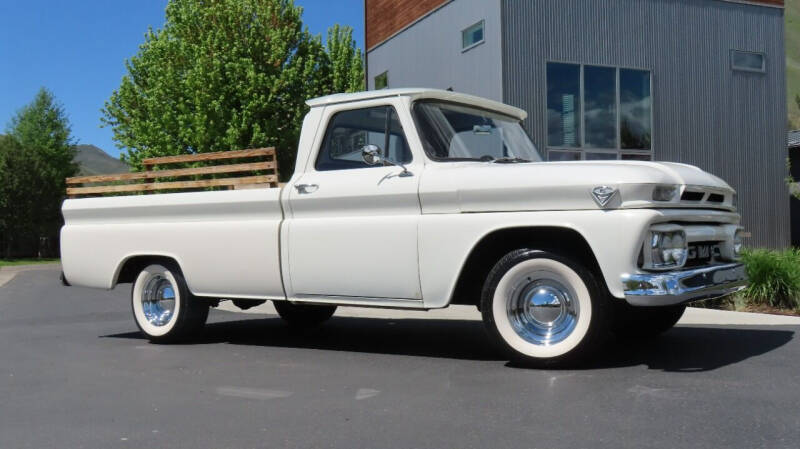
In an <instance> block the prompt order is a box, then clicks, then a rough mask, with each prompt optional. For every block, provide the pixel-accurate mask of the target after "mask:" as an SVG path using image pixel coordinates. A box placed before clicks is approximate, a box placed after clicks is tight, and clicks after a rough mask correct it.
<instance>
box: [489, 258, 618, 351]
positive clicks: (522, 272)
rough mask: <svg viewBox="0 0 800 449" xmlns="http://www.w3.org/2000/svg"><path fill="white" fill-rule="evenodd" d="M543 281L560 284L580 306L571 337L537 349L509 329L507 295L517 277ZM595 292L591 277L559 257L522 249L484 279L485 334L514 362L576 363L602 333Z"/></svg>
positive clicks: (597, 299)
mask: <svg viewBox="0 0 800 449" xmlns="http://www.w3.org/2000/svg"><path fill="white" fill-rule="evenodd" d="M528 276H531V278H532V279H534V280H535V279H541V278H543V277H544V276H547V277H549V278H550V279H553V280H557V281H559V282H560V283H562V284H563V285H564V286H565V287H566V288H567V289H568V290H569V293H570V294H571V295H572V297H573V298H574V300H575V301H576V303H577V306H578V321H577V323H576V325H575V328H574V329H573V331H572V333H571V334H570V335H569V336H568V337H567V338H565V339H564V340H562V341H560V342H558V343H555V344H553V345H550V346H545V345H537V344H535V343H532V342H529V341H527V340H525V339H524V338H523V337H521V336H520V335H519V334H517V332H516V331H515V330H514V328H513V327H512V326H511V322H510V319H509V317H508V313H507V307H508V302H509V301H510V300H511V296H510V295H509V292H510V291H511V289H512V288H513V286H514V284H515V282H517V281H518V280H519V279H520V278H521V277H528ZM601 301H602V298H600V294H599V289H598V288H597V284H596V282H595V280H594V278H593V276H592V275H591V273H590V272H589V271H588V270H586V269H585V268H583V267H582V266H580V265H578V264H576V263H574V262H572V261H570V260H568V259H566V258H564V257H560V256H558V255H555V254H552V253H549V252H545V251H539V250H531V249H522V250H517V251H513V252H511V253H509V254H508V255H506V256H505V257H503V258H502V259H501V260H500V261H499V262H498V263H497V265H495V267H494V269H492V271H491V272H490V273H489V276H488V277H487V280H486V283H485V286H484V290H483V294H482V306H481V309H482V312H483V318H484V322H485V323H486V325H487V330H488V331H489V332H490V334H492V336H493V337H494V339H495V341H496V342H498V343H500V345H501V346H502V347H503V349H505V350H506V352H508V353H509V354H510V355H511V356H512V358H514V359H515V360H521V361H528V362H531V361H533V362H543V363H548V362H552V363H556V362H559V361H563V360H567V359H571V358H573V357H576V356H577V355H578V354H579V353H581V352H583V350H584V349H585V348H586V347H587V346H589V345H590V344H591V343H595V342H596V340H597V338H596V334H597V328H598V327H600V326H599V325H600V324H601V323H599V321H600V320H602V319H603V317H602V316H601V313H600V312H601V310H600V308H599V306H600V302H601Z"/></svg>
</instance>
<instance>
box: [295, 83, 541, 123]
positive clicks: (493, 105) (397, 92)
mask: <svg viewBox="0 0 800 449" xmlns="http://www.w3.org/2000/svg"><path fill="white" fill-rule="evenodd" d="M387 97H411V98H412V99H413V100H417V99H435V100H442V101H448V102H453V103H461V104H466V105H470V106H476V107H479V108H482V109H489V110H492V111H497V112H500V113H502V114H505V115H510V116H512V117H516V118H518V119H519V120H525V118H526V117H527V116H528V113H527V112H525V111H523V110H522V109H519V108H515V107H514V106H509V105H507V104H504V103H500V102H499V101H494V100H488V99H486V98H481V97H476V96H474V95H467V94H461V93H458V92H451V91H448V90H441V89H425V88H402V89H381V90H369V91H365V92H356V93H350V94H333V95H327V96H325V97H319V98H314V99H311V100H308V101H307V102H306V104H307V105H309V106H311V107H312V108H315V107H319V106H327V105H331V104H339V103H350V102H357V101H366V100H374V99H376V98H387Z"/></svg>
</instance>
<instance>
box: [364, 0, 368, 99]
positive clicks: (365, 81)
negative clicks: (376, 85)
mask: <svg viewBox="0 0 800 449" xmlns="http://www.w3.org/2000/svg"><path fill="white" fill-rule="evenodd" d="M367 3H368V0H364V90H369V49H368V48H367V35H368V33H367V27H368V26H369V24H368V22H367Z"/></svg>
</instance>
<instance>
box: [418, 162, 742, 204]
mask: <svg viewBox="0 0 800 449" xmlns="http://www.w3.org/2000/svg"><path fill="white" fill-rule="evenodd" d="M435 167H436V168H435V169H434V170H431V171H430V172H429V171H428V170H426V176H425V179H423V185H422V188H421V197H422V202H423V209H424V210H425V211H426V212H434V213H435V212H440V211H441V212H444V210H442V209H445V208H446V206H445V202H450V205H451V206H452V205H453V204H454V203H455V204H457V205H458V208H459V211H460V212H500V211H532V210H584V209H606V210H607V209H625V208H653V207H658V208H664V207H680V208H706V209H708V208H712V209H723V210H734V209H735V207H734V202H735V200H734V196H735V192H734V190H733V189H732V188H731V186H729V185H728V184H727V183H726V182H725V181H723V180H722V179H720V178H718V177H716V176H714V175H712V174H710V173H707V172H705V171H703V170H701V169H699V168H697V167H694V166H691V165H686V164H676V163H668V162H640V161H603V162H594V161H575V162H536V163H518V164H502V163H501V164H498V163H489V162H487V163H476V162H456V163H440V164H436V166H435ZM431 172H432V173H431ZM428 173H430V174H431V176H428ZM431 178H436V179H431ZM658 186H677V189H678V193H677V195H676V196H675V198H674V199H673V200H671V201H653V190H654V189H655V188H656V187H658ZM598 187H600V188H604V187H608V188H610V189H613V190H610V189H605V190H606V191H613V194H612V196H611V198H610V199H609V201H608V202H607V203H606V204H601V202H600V201H599V200H597V199H596V198H595V195H593V190H594V189H596V188H598ZM450 212H455V211H454V210H451V211H450Z"/></svg>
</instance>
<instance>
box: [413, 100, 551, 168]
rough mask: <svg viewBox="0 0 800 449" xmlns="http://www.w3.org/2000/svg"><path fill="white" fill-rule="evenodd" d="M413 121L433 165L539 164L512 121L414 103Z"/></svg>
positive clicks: (473, 110)
mask: <svg viewBox="0 0 800 449" xmlns="http://www.w3.org/2000/svg"><path fill="white" fill-rule="evenodd" d="M414 119H415V120H416V122H417V126H418V128H419V130H420V137H421V138H422V144H423V147H424V148H425V152H426V153H427V154H428V156H429V157H430V158H431V159H433V160H437V161H486V162H539V161H541V160H542V158H541V156H539V153H538V152H537V151H536V147H535V146H534V145H533V142H531V139H530V138H529V137H528V135H527V134H526V133H525V130H524V129H522V126H520V124H519V121H518V120H517V119H515V118H513V117H509V116H505V115H501V114H497V113H494V112H488V111H484V110H482V109H478V108H472V107H469V106H461V105H455V104H450V103H438V102H428V101H425V102H417V103H416V104H415V105H414Z"/></svg>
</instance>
